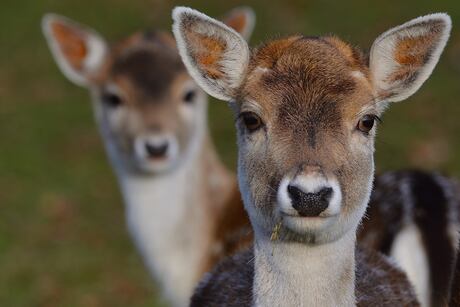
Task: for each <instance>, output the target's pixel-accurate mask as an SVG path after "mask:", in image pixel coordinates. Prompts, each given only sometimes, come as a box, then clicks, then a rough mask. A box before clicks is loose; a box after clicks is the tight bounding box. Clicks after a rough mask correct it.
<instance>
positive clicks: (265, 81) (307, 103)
mask: <svg viewBox="0 0 460 307" xmlns="http://www.w3.org/2000/svg"><path fill="white" fill-rule="evenodd" d="M368 75H369V73H368V68H367V65H366V63H365V60H364V58H363V56H362V55H361V53H360V52H359V51H357V50H355V49H354V48H352V47H350V46H349V45H348V44H346V43H345V42H342V41H341V40H339V39H337V38H335V37H325V38H311V37H302V36H295V37H289V38H287V39H282V40H277V41H274V42H271V43H268V44H267V45H265V46H263V47H261V48H259V49H258V50H256V51H255V52H254V53H253V55H252V57H251V62H250V66H249V72H248V77H247V82H245V84H244V85H243V88H242V96H243V97H242V99H241V100H242V101H246V100H250V101H255V102H257V104H258V105H260V108H261V109H262V110H264V111H266V112H267V113H268V114H269V116H271V117H274V118H275V119H276V121H277V122H279V123H280V124H282V125H283V126H288V127H297V128H298V126H299V125H303V126H312V127H313V128H315V129H316V130H317V129H318V128H330V129H333V130H334V129H338V128H340V126H338V125H337V124H338V123H339V121H341V119H342V118H346V119H352V118H354V117H356V116H357V114H358V113H360V111H361V110H362V109H363V108H365V107H366V106H368V105H369V104H371V103H372V101H373V99H372V97H373V94H372V88H371V82H370V80H369V77H368ZM297 130H298V129H297Z"/></svg>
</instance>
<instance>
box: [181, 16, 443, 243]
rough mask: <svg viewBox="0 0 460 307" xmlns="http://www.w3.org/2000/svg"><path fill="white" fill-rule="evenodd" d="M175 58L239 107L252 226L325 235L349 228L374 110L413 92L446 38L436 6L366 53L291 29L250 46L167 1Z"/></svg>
mask: <svg viewBox="0 0 460 307" xmlns="http://www.w3.org/2000/svg"><path fill="white" fill-rule="evenodd" d="M173 18H174V19H175V24H174V34H175V36H176V40H177V42H178V46H179V52H180V54H181V56H182V58H183V59H184V63H185V64H186V66H187V68H188V69H189V71H190V72H191V75H192V76H193V77H194V78H195V80H196V81H197V83H198V84H200V86H202V87H203V89H205V90H206V91H207V92H208V93H209V94H210V95H214V96H215V97H217V98H221V99H224V100H227V101H229V102H230V104H231V106H232V108H233V109H234V110H235V113H236V117H237V130H238V146H239V166H238V171H239V182H240V188H241V190H242V194H243V198H244V202H245V206H246V209H247V210H248V213H249V215H250V218H251V221H252V224H253V226H254V228H255V231H256V235H257V234H259V235H260V234H263V235H264V236H265V237H270V234H271V233H272V231H273V229H276V230H277V233H278V235H281V238H282V239H284V240H294V241H302V242H309V243H324V242H330V241H333V240H336V239H338V238H340V237H341V236H343V235H344V234H345V233H347V232H349V231H352V230H355V229H356V227H357V225H358V223H359V220H360V219H361V217H362V215H363V214H364V211H365V208H366V205H367V202H368V199H369V194H370V190H371V182H372V179H373V172H374V161H373V152H374V137H375V129H376V128H375V122H376V120H377V119H378V117H379V115H380V114H381V113H382V111H383V109H384V108H385V107H386V105H387V103H388V102H391V101H398V100H402V99H403V98H406V97H408V96H409V95H411V94H412V93H414V92H415V91H416V90H417V89H418V88H419V87H420V86H421V84H422V83H423V82H424V81H425V80H426V79H427V78H428V76H429V74H430V73H431V71H432V69H433V68H434V65H435V64H436V62H437V60H438V58H439V55H440V53H441V51H442V49H443V47H444V45H445V43H446V40H447V36H448V33H449V30H450V19H449V18H448V17H447V16H446V15H442V14H437V15H430V16H426V17H422V18H420V19H416V20H414V21H411V22H409V23H407V24H405V25H403V26H401V27H399V28H395V29H392V30H390V31H388V32H386V33H384V34H383V35H381V36H380V37H379V38H377V40H376V42H375V43H374V46H373V48H372V51H371V55H370V60H369V62H370V63H369V64H368V63H367V62H366V61H365V60H364V59H363V57H362V56H361V54H360V52H359V51H357V50H355V49H353V48H352V47H350V46H349V45H348V44H346V43H344V42H343V41H341V40H339V39H338V38H335V37H323V38H310V37H301V36H294V37H289V38H287V39H281V40H276V41H273V42H269V43H267V44H265V45H263V46H262V47H260V48H259V49H257V50H255V51H253V52H252V53H250V52H249V48H248V47H247V45H246V43H245V42H244V40H242V39H241V38H239V36H238V34H237V33H235V32H234V31H231V30H230V29H228V28H227V27H225V26H223V25H222V24H220V23H219V22H217V21H215V20H212V19H210V18H209V17H206V16H205V15H203V14H201V13H198V12H196V11H193V10H190V9H186V8H178V9H176V10H175V11H174V13H173Z"/></svg>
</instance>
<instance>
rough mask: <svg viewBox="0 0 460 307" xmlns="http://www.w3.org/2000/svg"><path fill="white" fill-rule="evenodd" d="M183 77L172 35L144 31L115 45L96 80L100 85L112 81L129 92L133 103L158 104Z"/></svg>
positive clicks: (183, 69) (183, 70)
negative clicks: (134, 100)
mask: <svg viewBox="0 0 460 307" xmlns="http://www.w3.org/2000/svg"><path fill="white" fill-rule="evenodd" d="M184 74H186V71H185V67H184V65H183V64H182V61H181V59H180V57H179V54H178V52H177V49H176V47H175V43H174V41H173V38H172V36H171V35H170V34H167V33H163V32H145V33H136V34H134V35H132V36H130V37H128V38H127V39H125V40H123V41H121V42H119V43H118V44H115V45H114V46H113V48H112V49H111V52H110V55H109V58H108V60H107V62H106V65H105V68H104V69H103V70H102V72H101V74H100V75H99V76H98V78H99V83H106V82H108V81H109V80H114V81H115V82H116V83H117V86H119V87H121V89H120V90H121V91H126V92H130V94H131V95H132V96H133V98H134V99H136V100H144V101H150V102H160V101H162V98H163V97H164V96H166V95H167V94H169V93H170V92H171V90H172V85H173V84H175V81H176V80H177V79H181V80H183V79H184V78H183V75H184ZM120 80H121V82H119V81H120ZM128 85H129V86H128Z"/></svg>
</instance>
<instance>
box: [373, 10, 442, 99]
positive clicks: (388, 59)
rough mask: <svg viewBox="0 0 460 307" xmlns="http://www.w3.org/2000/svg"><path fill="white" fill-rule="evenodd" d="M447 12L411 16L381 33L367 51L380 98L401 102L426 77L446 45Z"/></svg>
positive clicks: (414, 90) (412, 92)
mask: <svg viewBox="0 0 460 307" xmlns="http://www.w3.org/2000/svg"><path fill="white" fill-rule="evenodd" d="M450 29H451V19H450V17H449V15H447V14H443V13H439V14H432V15H426V16H423V17H419V18H416V19H413V20H411V21H409V22H407V23H405V24H403V25H401V26H399V27H396V28H393V29H390V30H389V31H387V32H385V33H383V34H382V35H380V36H379V37H378V38H377V39H376V40H375V42H374V44H373V45H372V48H371V52H370V59H369V65H370V72H371V75H372V79H373V83H374V88H375V90H376V92H377V95H378V97H379V98H381V99H383V100H385V101H389V102H395V101H401V100H404V99H406V98H407V97H409V96H411V95H412V94H414V93H415V92H416V91H417V90H418V89H419V88H420V87H421V86H422V84H423V82H425V81H426V79H428V77H429V76H430V74H431V72H432V71H433V69H434V67H435V66H436V64H437V63H438V60H439V57H440V55H441V53H442V51H443V50H444V47H445V46H446V43H447V40H448V38H449V34H450Z"/></svg>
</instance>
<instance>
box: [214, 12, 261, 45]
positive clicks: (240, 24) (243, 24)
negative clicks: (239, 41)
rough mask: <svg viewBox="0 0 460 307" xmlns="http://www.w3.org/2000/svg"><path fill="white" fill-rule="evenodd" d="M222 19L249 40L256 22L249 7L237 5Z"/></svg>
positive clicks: (254, 15)
mask: <svg viewBox="0 0 460 307" xmlns="http://www.w3.org/2000/svg"><path fill="white" fill-rule="evenodd" d="M222 21H223V23H225V24H226V25H227V26H229V27H231V28H232V29H234V30H235V31H236V32H238V33H240V34H241V36H243V37H244V39H245V40H247V41H249V39H250V38H251V34H252V31H253V30H254V25H255V23H256V14H255V13H254V11H253V10H252V9H251V8H250V7H247V6H242V7H237V8H234V9H233V10H231V11H230V12H228V13H227V14H226V15H225V16H224V18H222Z"/></svg>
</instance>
